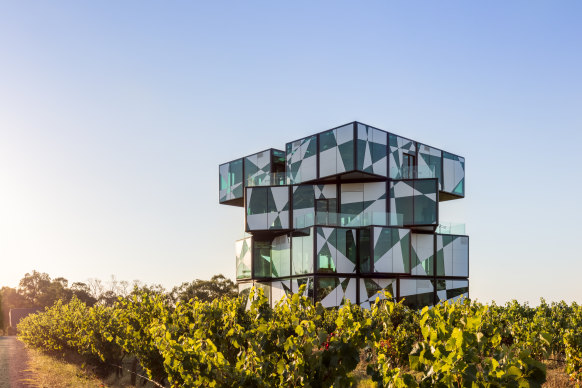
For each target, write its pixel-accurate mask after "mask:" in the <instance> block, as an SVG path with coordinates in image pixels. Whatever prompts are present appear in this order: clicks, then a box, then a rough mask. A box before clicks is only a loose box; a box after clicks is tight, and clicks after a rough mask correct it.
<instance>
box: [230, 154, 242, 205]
mask: <svg viewBox="0 0 582 388" xmlns="http://www.w3.org/2000/svg"><path fill="white" fill-rule="evenodd" d="M242 183H243V160H242V159H237V160H235V161H233V162H230V166H229V184H230V189H231V192H232V198H242V197H243V184H242Z"/></svg>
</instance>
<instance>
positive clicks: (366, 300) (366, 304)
mask: <svg viewBox="0 0 582 388" xmlns="http://www.w3.org/2000/svg"><path fill="white" fill-rule="evenodd" d="M386 291H387V292H389V293H390V295H392V298H393V299H396V279H367V278H365V279H360V306H362V307H363V308H370V307H371V305H372V304H373V303H375V302H376V298H379V299H380V300H382V299H386V295H385V293H384V292H386Z"/></svg>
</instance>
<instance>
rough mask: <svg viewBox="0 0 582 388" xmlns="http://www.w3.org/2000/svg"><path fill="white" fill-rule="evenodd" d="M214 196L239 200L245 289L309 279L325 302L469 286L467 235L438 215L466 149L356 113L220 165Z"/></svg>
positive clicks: (418, 295) (420, 302)
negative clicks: (446, 147) (422, 139)
mask: <svg viewBox="0 0 582 388" xmlns="http://www.w3.org/2000/svg"><path fill="white" fill-rule="evenodd" d="M219 175H220V187H219V189H220V197H219V202H220V203H222V204H227V205H234V206H242V207H244V208H245V232H246V233H247V236H248V237H246V238H244V239H242V240H239V241H237V242H236V244H235V246H236V268H237V271H236V272H237V281H238V282H239V289H240V290H241V292H243V291H244V290H248V289H249V288H250V287H251V286H252V285H255V286H259V287H261V288H263V289H264V290H265V293H266V294H267V295H268V296H269V298H271V302H272V303H273V304H274V303H276V302H277V301H278V300H279V299H280V297H281V296H283V295H284V294H285V293H290V292H296V291H297V290H298V288H299V286H301V285H302V284H306V285H307V288H306V291H305V292H306V293H307V294H308V295H309V296H310V297H312V298H314V299H315V300H316V301H320V302H321V303H322V304H323V305H324V306H326V307H334V306H340V305H342V304H343V303H344V302H345V300H346V299H350V300H351V301H352V302H353V303H359V304H360V305H362V306H364V307H369V305H370V303H371V302H373V301H374V300H375V298H376V296H377V291H381V290H387V291H390V293H391V294H392V295H393V296H394V298H396V299H404V300H405V303H406V304H408V305H410V306H412V307H417V308H418V307H422V306H425V305H433V304H435V303H438V302H440V301H444V300H450V299H454V298H457V297H459V296H461V295H462V296H468V292H469V237H468V236H466V235H464V230H455V229H458V228H455V227H453V226H451V225H449V224H445V223H442V222H440V220H439V211H438V203H439V201H445V200H451V199H458V198H463V197H464V196H465V159H464V158H463V157H461V156H458V155H454V154H451V153H449V152H445V151H442V150H440V149H438V148H435V147H432V146H429V145H426V144H423V143H419V142H416V141H414V140H411V139H407V138H405V137H402V136H399V135H396V134H393V133H388V132H386V131H383V130H381V129H378V128H375V127H371V126H369V125H366V124H362V123H359V122H353V123H349V124H346V125H342V126H339V127H336V128H332V129H329V130H326V131H323V132H319V133H317V134H314V135H311V136H308V137H305V138H301V139H298V140H295V141H291V142H289V143H287V144H286V145H285V151H280V150H277V149H269V150H266V151H263V152H259V153H256V154H252V155H249V156H246V157H242V158H240V159H236V160H234V161H232V162H228V163H225V164H222V165H220V167H219Z"/></svg>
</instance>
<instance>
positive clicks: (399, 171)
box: [390, 166, 438, 179]
mask: <svg viewBox="0 0 582 388" xmlns="http://www.w3.org/2000/svg"><path fill="white" fill-rule="evenodd" d="M390 176H391V177H397V178H398V179H427V178H438V176H437V170H436V167H435V166H413V167H409V166H402V167H400V168H398V167H394V166H392V167H390Z"/></svg>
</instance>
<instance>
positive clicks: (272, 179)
mask: <svg viewBox="0 0 582 388" xmlns="http://www.w3.org/2000/svg"><path fill="white" fill-rule="evenodd" d="M286 184H287V175H286V174H285V173H284V172H273V173H270V174H261V175H259V176H255V177H249V178H248V179H247V181H246V187H255V186H283V185H286Z"/></svg>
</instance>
